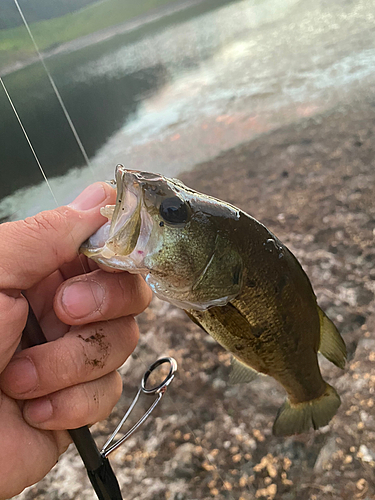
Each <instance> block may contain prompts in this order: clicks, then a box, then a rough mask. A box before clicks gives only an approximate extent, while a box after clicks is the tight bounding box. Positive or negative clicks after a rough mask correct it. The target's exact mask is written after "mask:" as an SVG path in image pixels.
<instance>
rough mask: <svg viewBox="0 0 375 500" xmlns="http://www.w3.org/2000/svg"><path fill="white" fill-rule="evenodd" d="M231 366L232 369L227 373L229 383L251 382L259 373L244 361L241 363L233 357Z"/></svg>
mask: <svg viewBox="0 0 375 500" xmlns="http://www.w3.org/2000/svg"><path fill="white" fill-rule="evenodd" d="M231 366H232V371H231V373H230V375H229V383H230V384H231V385H235V384H246V383H248V382H252V381H253V380H254V379H255V378H257V376H258V375H259V373H258V372H257V371H256V370H254V369H253V368H250V366H247V365H245V363H242V362H241V361H239V360H238V359H236V358H235V357H232V363H231Z"/></svg>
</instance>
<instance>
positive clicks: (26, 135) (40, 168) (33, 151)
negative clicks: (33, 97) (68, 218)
mask: <svg viewBox="0 0 375 500" xmlns="http://www.w3.org/2000/svg"><path fill="white" fill-rule="evenodd" d="M0 83H1V85H2V87H3V89H4V92H5V95H6V96H7V98H8V101H9V104H10V105H11V107H12V109H13V112H14V114H15V115H16V118H17V121H18V123H19V125H20V127H21V130H22V132H23V135H24V136H25V139H26V141H27V143H28V145H29V146H30V149H31V152H32V153H33V155H34V158H35V161H36V162H37V164H38V167H39V170H40V171H41V174H42V176H43V178H44V180H45V181H46V183H47V186H48V189H49V190H50V193H51V195H52V198H53V199H54V201H55V203H56V206H58V205H59V204H58V202H57V199H56V196H55V194H54V192H53V191H52V188H51V184H50V183H49V181H48V179H47V176H46V174H45V172H44V170H43V167H42V165H41V163H40V161H39V158H38V155H37V154H36V152H35V149H34V147H33V145H32V144H31V141H30V138H29V136H28V134H27V132H26V130H25V127H24V126H23V123H22V120H21V118H20V115H19V114H18V112H17V109H16V107H15V105H14V103H13V100H12V98H11V96H10V95H9V92H8V90H7V88H6V86H5V83H4V81H3V79H2V78H1V76H0Z"/></svg>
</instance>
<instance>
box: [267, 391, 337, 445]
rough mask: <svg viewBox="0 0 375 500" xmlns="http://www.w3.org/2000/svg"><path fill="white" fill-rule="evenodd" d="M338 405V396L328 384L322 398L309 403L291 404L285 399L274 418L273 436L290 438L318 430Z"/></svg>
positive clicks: (331, 415) (335, 410) (329, 418)
mask: <svg viewBox="0 0 375 500" xmlns="http://www.w3.org/2000/svg"><path fill="white" fill-rule="evenodd" d="M340 404H341V400H340V396H339V395H338V394H337V392H336V391H335V389H334V388H333V387H331V386H330V385H329V384H326V390H325V392H324V393H323V395H322V396H320V397H319V398H316V399H313V400H311V401H304V402H302V403H296V404H292V403H291V402H290V401H289V399H287V400H286V401H285V403H284V404H283V406H282V407H281V408H280V409H279V412H278V414H277V416H276V419H275V422H274V424H273V429H272V431H273V434H274V435H275V436H291V435H293V434H301V433H302V432H307V431H309V430H310V429H319V427H323V426H324V425H327V424H328V423H329V421H330V420H331V419H332V417H333V416H334V415H335V413H336V412H337V410H338V408H339V406H340Z"/></svg>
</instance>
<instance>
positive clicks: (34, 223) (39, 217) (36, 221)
mask: <svg viewBox="0 0 375 500" xmlns="http://www.w3.org/2000/svg"><path fill="white" fill-rule="evenodd" d="M62 219H63V216H62V214H61V213H60V212H58V211H57V210H51V211H49V212H40V213H38V214H36V215H34V216H33V217H28V218H26V219H25V220H24V221H23V222H24V226H25V229H26V230H27V231H28V233H29V234H30V235H31V236H32V235H38V236H39V235H40V233H45V232H48V233H49V232H51V231H52V232H59V228H60V226H61V222H62Z"/></svg>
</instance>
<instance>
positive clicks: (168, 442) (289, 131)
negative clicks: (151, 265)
mask: <svg viewBox="0 0 375 500" xmlns="http://www.w3.org/2000/svg"><path fill="white" fill-rule="evenodd" d="M374 130H375V98H374V99H373V100H371V99H369V100H368V101H367V102H365V103H363V102H362V103H357V104H356V103H354V104H352V105H351V106H350V107H349V106H348V107H347V108H345V107H341V108H339V109H336V110H333V111H330V112H328V113H326V114H324V115H321V116H318V117H314V118H309V119H306V120H304V121H301V122H299V123H297V124H294V125H291V126H288V127H283V128H281V129H279V130H276V131H274V132H271V133H269V134H265V135H262V136H260V137H259V138H257V139H255V140H253V141H251V142H249V143H247V144H243V145H241V146H239V147H237V148H235V149H233V150H230V151H227V152H225V153H224V154H222V155H221V156H220V157H218V158H215V159H214V160H212V161H210V162H207V163H204V164H202V165H199V166H198V167H197V168H196V169H195V170H194V171H192V172H188V173H186V174H184V175H182V176H180V178H181V180H183V181H184V182H185V183H186V184H187V185H189V186H191V187H193V188H195V189H197V190H199V191H202V192H205V193H208V194H211V195H214V196H216V197H219V198H222V199H224V200H226V201H229V202H231V203H233V204H235V205H237V206H239V207H240V208H242V209H243V210H245V211H247V212H248V213H250V214H251V215H253V216H254V217H256V218H257V219H258V220H260V221H261V222H263V223H264V224H265V225H266V226H268V227H269V229H270V230H271V231H273V232H274V233H276V235H277V236H278V237H279V238H280V239H281V240H282V241H283V242H284V243H285V244H286V245H287V246H288V247H289V248H290V249H291V250H292V251H293V253H294V254H295V255H296V256H297V258H298V259H299V260H300V262H301V263H302V265H303V267H304V269H305V270H306V272H307V274H308V275H309V277H310V279H311V281H312V284H313V286H314V290H315V292H316V295H317V297H318V302H319V304H320V305H321V307H322V308H323V309H324V310H325V311H326V312H327V314H328V315H329V316H330V317H331V319H332V320H333V321H334V322H335V323H336V325H337V326H338V328H339V330H340V331H341V333H342V335H343V337H344V339H345V341H346V344H347V347H348V351H349V360H348V363H347V367H346V369H345V370H344V371H341V370H339V369H338V368H336V367H334V366H333V365H331V364H330V363H329V362H328V361H326V360H324V359H323V358H322V359H321V367H322V372H323V375H324V377H325V379H326V380H327V381H328V382H329V383H331V384H332V385H334V387H335V388H336V389H337V390H338V392H339V394H340V395H341V398H342V405H341V407H340V409H339V411H338V413H337V415H336V416H335V417H334V419H333V420H332V422H331V424H330V425H329V426H327V427H325V428H323V429H321V430H319V431H317V432H313V431H312V432H310V433H308V434H305V435H301V436H296V437H289V438H276V437H274V436H272V433H271V428H272V423H273V420H274V417H275V414H276V412H277V409H278V408H279V407H280V405H281V404H282V402H283V400H284V397H285V393H284V391H283V389H282V388H281V387H279V386H278V385H277V383H276V382H275V381H274V380H273V379H270V378H268V377H260V378H258V379H257V380H255V381H254V382H252V383H251V384H247V385H242V386H230V385H228V382H227V381H228V373H229V369H230V368H229V363H230V356H229V355H228V354H227V353H226V352H225V351H224V350H223V349H222V348H221V347H220V346H219V345H218V344H216V343H215V342H214V341H213V340H211V338H210V337H209V336H208V335H206V334H205V333H204V332H203V331H201V330H200V329H199V327H197V326H196V325H194V324H193V323H192V322H190V320H189V319H188V318H187V317H185V315H184V313H183V312H182V311H180V310H177V309H176V308H174V307H172V306H170V305H169V304H166V303H163V302H161V301H158V300H156V299H155V300H154V301H153V303H152V305H151V307H150V308H149V309H148V310H147V311H146V312H145V313H144V314H142V315H141V316H140V317H139V325H140V330H141V332H142V333H141V340H140V344H139V346H138V348H137V350H136V353H135V354H134V355H133V357H132V359H131V360H129V362H127V363H126V364H125V365H124V367H123V368H122V373H123V375H124V381H125V388H124V396H123V398H122V399H121V402H120V403H119V405H118V407H117V409H116V411H115V413H114V414H113V415H112V416H111V418H110V419H109V421H107V422H104V423H101V424H98V425H97V426H96V427H95V428H94V429H95V432H94V434H95V437H96V438H97V441H98V442H99V443H102V442H103V441H104V437H103V435H105V433H106V432H108V430H109V429H110V428H111V427H112V426H113V425H114V422H115V417H117V415H119V414H120V413H121V412H123V411H124V410H125V408H126V406H127V405H128V404H129V402H130V400H131V398H132V396H133V394H134V392H135V390H136V386H137V383H138V381H140V378H141V376H142V374H143V371H144V370H145V367H146V366H148V365H149V364H150V363H152V362H153V361H155V360H156V358H157V357H159V356H161V355H171V356H173V357H175V358H176V360H177V362H178V364H179V371H178V374H177V377H176V379H175V380H174V382H173V383H172V385H171V386H170V388H169V390H168V393H167V395H166V396H165V398H164V399H163V401H162V402H161V404H160V406H159V407H158V408H157V409H156V410H155V412H154V413H153V415H152V417H151V418H150V419H149V420H148V422H147V423H146V424H145V425H144V426H143V427H142V428H141V429H140V430H139V431H137V433H136V434H134V436H133V437H131V438H130V439H129V441H127V443H126V444H125V445H124V446H123V447H122V448H120V449H119V450H118V451H117V452H116V453H115V454H114V455H113V458H112V459H111V461H112V464H113V466H114V469H115V470H116V472H117V475H118V477H119V481H120V484H121V486H122V491H123V495H124V498H125V499H127V500H130V499H137V500H143V499H147V500H207V499H211V498H219V499H241V500H250V499H261V500H265V499H267V500H278V499H282V500H292V499H293V500H294V499H296V500H297V499H298V500H304V499H308V500H323V499H324V500H326V499H327V500H328V499H335V500H336V499H337V500H353V499H361V500H370V499H374V498H375V419H374V416H375V395H374V392H375V368H374V367H375V363H374V362H375V333H374V331H375V300H374V293H375V267H374V263H375V246H374V237H375V201H374V185H375V183H374V181H375V140H374V139H375V135H374ZM142 401H143V403H142V404H143V407H144V408H145V407H146V406H147V404H148V402H149V401H147V398H146V397H144V398H143V400H142ZM141 406H142V405H141ZM20 498H23V499H42V498H43V499H46V498H48V499H73V498H77V499H89V498H94V495H93V492H92V490H91V489H90V485H89V484H88V481H87V479H86V478H85V475H84V472H83V471H82V468H81V464H80V461H79V458H78V457H77V456H76V453H75V451H74V449H73V448H72V449H70V450H69V451H68V453H67V454H66V455H65V456H64V457H63V458H62V459H61V461H60V462H59V464H58V465H57V466H56V467H55V469H54V470H53V471H52V472H51V473H50V474H49V476H47V478H46V479H45V480H43V481H42V482H41V483H39V484H38V485H37V486H35V487H32V488H30V489H29V490H27V492H25V493H24V494H22V495H20Z"/></svg>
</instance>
